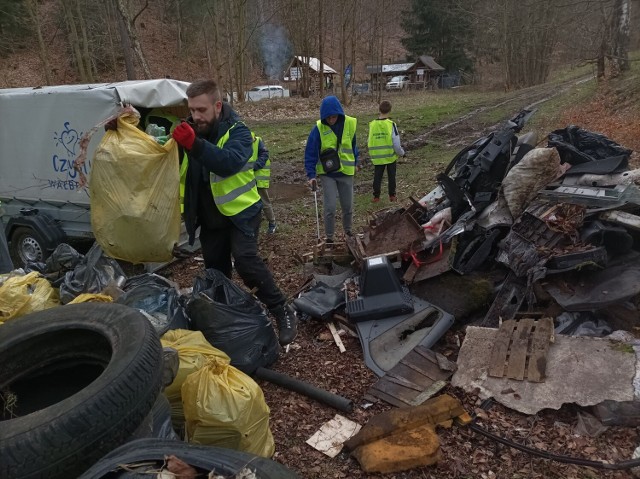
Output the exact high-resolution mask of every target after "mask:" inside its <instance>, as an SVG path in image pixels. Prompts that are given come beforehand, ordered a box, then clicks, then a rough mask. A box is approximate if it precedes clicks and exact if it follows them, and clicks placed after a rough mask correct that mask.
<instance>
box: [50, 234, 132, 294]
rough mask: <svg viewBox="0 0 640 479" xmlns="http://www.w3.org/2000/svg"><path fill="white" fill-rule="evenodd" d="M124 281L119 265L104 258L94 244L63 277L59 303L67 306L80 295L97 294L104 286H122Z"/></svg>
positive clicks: (112, 260)
mask: <svg viewBox="0 0 640 479" xmlns="http://www.w3.org/2000/svg"><path fill="white" fill-rule="evenodd" d="M52 261H53V260H52ZM125 280H126V276H125V274H124V271H122V268H121V267H120V264H118V262H117V261H116V260H115V259H113V258H109V257H108V256H105V254H104V253H103V252H102V248H101V247H100V246H99V245H98V243H95V244H94V245H93V246H92V247H91V249H90V250H89V252H88V253H87V254H86V256H84V257H83V258H82V260H81V261H80V262H78V263H77V264H76V266H75V267H74V269H73V270H72V271H68V272H67V273H66V274H65V275H64V281H63V282H62V284H60V301H61V302H62V304H67V303H68V302H69V301H71V300H73V299H74V298H75V297H76V296H79V295H80V294H82V293H99V292H100V291H102V290H104V288H105V287H106V286H108V285H120V284H124V281H125Z"/></svg>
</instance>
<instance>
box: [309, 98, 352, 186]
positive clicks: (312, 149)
mask: <svg viewBox="0 0 640 479" xmlns="http://www.w3.org/2000/svg"><path fill="white" fill-rule="evenodd" d="M331 115H338V121H336V122H335V124H334V125H333V126H329V125H328V124H327V121H326V120H327V117H330V116H331ZM320 120H322V123H324V124H325V125H327V126H329V128H331V130H333V133H335V135H336V136H337V137H338V138H341V137H342V130H343V129H344V110H343V109H342V105H341V104H340V100H338V98H337V97H335V96H328V97H326V98H324V99H323V100H322V103H321V104H320ZM351 144H352V147H353V155H354V156H355V159H356V166H357V165H358V146H357V145H356V135H355V133H354V135H353V141H352V143H351ZM320 145H321V142H320V131H318V126H317V125H314V126H313V128H312V129H311V133H309V138H307V146H306V148H305V150H304V170H305V172H306V173H307V178H309V179H312V178H315V177H316V165H317V164H318V161H320ZM327 176H331V177H336V176H344V173H340V172H335V173H329V174H328V175H327Z"/></svg>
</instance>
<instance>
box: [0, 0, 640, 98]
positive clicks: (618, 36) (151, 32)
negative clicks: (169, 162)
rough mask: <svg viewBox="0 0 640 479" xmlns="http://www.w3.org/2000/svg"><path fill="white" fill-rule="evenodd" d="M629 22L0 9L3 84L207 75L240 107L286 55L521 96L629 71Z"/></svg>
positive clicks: (589, 12)
mask: <svg viewBox="0 0 640 479" xmlns="http://www.w3.org/2000/svg"><path fill="white" fill-rule="evenodd" d="M639 11H640V0H575V1H567V2H558V1H557V0H524V1H513V0H505V1H502V2H498V4H496V2H491V1H488V0H454V1H448V0H397V1H394V2H392V1H391V0H371V1H366V2H365V1H364V0H344V1H340V2H329V3H327V2H322V1H317V0H252V1H249V0H241V1H236V0H203V1H200V0H158V1H155V2H149V0H107V1H99V0H21V1H16V0H0V87H19V86H37V85H54V84H69V83H92V82H101V81H119V80H125V79H140V78H155V77H166V76H168V77H172V78H178V79H183V80H187V81H189V80H193V79H195V78H200V77H213V78H216V79H217V80H218V81H219V83H220V84H221V85H222V86H223V88H224V89H225V90H226V91H236V92H239V93H240V94H239V98H242V97H243V95H242V93H243V92H244V91H246V90H248V89H249V88H250V87H251V86H252V85H255V84H258V83H264V82H266V81H269V82H278V81H281V80H282V78H283V76H284V71H285V69H286V68H287V66H288V64H289V62H290V60H291V58H292V57H293V55H303V56H312V57H316V58H318V59H319V60H320V61H322V62H324V63H327V64H329V65H332V66H333V67H334V68H335V69H336V70H337V71H338V72H344V71H345V68H346V67H347V65H352V68H353V71H354V78H355V80H356V82H364V81H367V80H368V78H367V76H366V74H365V71H366V70H365V66H366V65H381V64H385V63H393V62H402V61H412V60H415V59H416V58H417V57H418V56H420V55H430V56H433V57H434V58H435V60H436V61H437V62H439V63H440V64H441V65H443V66H444V67H445V68H446V69H447V70H448V71H450V72H458V71H462V72H463V73H465V78H467V81H469V82H475V83H478V84H480V85H485V86H487V85H488V86H499V87H501V88H504V89H507V90H509V89H518V88H522V87H527V86H530V85H535V84H539V83H543V82H545V81H547V80H548V78H549V75H550V74H551V72H552V71H553V70H554V69H556V68H558V67H566V66H567V65H575V64H584V63H592V64H593V65H594V67H597V72H598V75H599V76H606V75H611V76H615V75H617V74H618V72H620V71H624V70H626V69H628V66H629V62H628V57H627V52H628V51H629V49H634V48H637V47H638V45H639V42H640V33H639V29H638V28H631V25H637V24H638V21H637V18H638V16H639ZM629 12H630V13H629ZM319 89H320V94H321V95H322V86H320V87H319ZM310 91H311V88H310V85H307V88H306V89H305V90H304V91H303V95H304V94H308V93H309V92H310ZM341 93H342V94H343V95H344V94H346V92H341ZM305 96H306V95H305Z"/></svg>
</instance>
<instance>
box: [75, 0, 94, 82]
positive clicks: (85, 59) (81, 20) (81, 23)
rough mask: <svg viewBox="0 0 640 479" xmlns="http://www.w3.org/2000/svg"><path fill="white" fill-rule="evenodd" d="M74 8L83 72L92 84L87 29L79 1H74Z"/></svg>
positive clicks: (92, 77)
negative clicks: (76, 16) (78, 31)
mask: <svg viewBox="0 0 640 479" xmlns="http://www.w3.org/2000/svg"><path fill="white" fill-rule="evenodd" d="M75 7H76V12H77V14H78V27H79V28H80V35H81V38H82V42H81V44H82V61H83V62H84V67H85V71H86V72H87V80H89V82H91V83H93V82H94V81H95V77H94V76H93V64H92V61H91V54H90V53H89V38H88V37H87V29H86V28H85V21H84V18H83V16H82V10H81V9H80V2H79V0H76V2H75Z"/></svg>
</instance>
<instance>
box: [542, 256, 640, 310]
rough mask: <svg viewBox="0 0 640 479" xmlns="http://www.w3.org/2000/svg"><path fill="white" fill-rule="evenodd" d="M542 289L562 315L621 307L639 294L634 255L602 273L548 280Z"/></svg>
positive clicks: (638, 272)
mask: <svg viewBox="0 0 640 479" xmlns="http://www.w3.org/2000/svg"><path fill="white" fill-rule="evenodd" d="M542 287H543V288H544V290H545V291H547V292H548V293H549V294H550V295H551V296H553V299H555V300H556V302H557V303H558V304H559V305H560V306H562V307H563V308H564V309H565V310H566V311H589V310H598V309H603V308H606V307H608V306H610V305H613V304H616V303H623V302H624V301H626V300H628V299H629V298H633V297H634V296H636V295H637V294H639V293H640V261H639V259H638V254H637V253H631V254H629V255H625V256H623V257H620V258H618V260H617V264H612V265H610V266H609V267H607V269H604V270H602V271H581V272H580V273H579V274H577V273H565V274H562V275H557V276H549V277H547V278H546V279H545V281H544V282H543V283H542Z"/></svg>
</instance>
